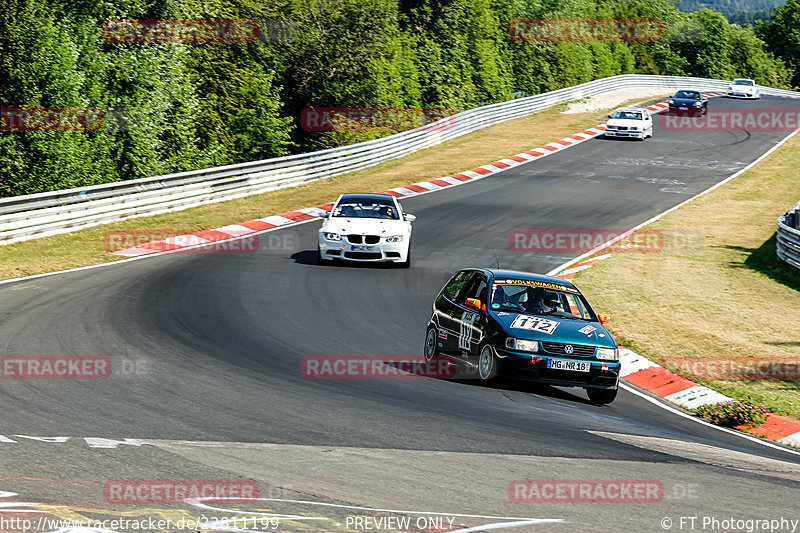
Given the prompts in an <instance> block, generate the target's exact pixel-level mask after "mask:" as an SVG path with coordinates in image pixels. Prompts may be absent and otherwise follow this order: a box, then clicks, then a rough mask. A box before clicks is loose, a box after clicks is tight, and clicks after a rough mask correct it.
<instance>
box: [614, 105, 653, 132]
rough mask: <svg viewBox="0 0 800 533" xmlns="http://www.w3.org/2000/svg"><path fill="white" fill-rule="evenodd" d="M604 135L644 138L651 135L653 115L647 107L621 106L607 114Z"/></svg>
mask: <svg viewBox="0 0 800 533" xmlns="http://www.w3.org/2000/svg"><path fill="white" fill-rule="evenodd" d="M605 136H606V137H627V138H633V139H641V140H645V138H647V137H652V136H653V117H652V116H651V115H650V112H649V111H648V110H647V109H641V108H639V107H621V108H619V109H617V110H616V111H614V112H613V113H612V114H610V115H608V122H606V132H605Z"/></svg>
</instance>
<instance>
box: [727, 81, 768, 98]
mask: <svg viewBox="0 0 800 533" xmlns="http://www.w3.org/2000/svg"><path fill="white" fill-rule="evenodd" d="M727 93H728V98H754V99H756V100H758V99H759V98H761V89H760V88H759V87H758V85H756V82H754V81H753V80H748V79H746V78H737V79H735V80H733V81H732V82H731V83H730V85H728V91H727Z"/></svg>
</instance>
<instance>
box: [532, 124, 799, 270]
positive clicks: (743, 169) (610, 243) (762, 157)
mask: <svg viewBox="0 0 800 533" xmlns="http://www.w3.org/2000/svg"><path fill="white" fill-rule="evenodd" d="M798 132H800V129H797V130H794V131H793V132H792V133H790V134H789V135H787V136H786V137H784V138H783V139H781V141H780V142H778V144H776V145H775V146H773V147H772V148H770V149H769V150H767V151H766V152H764V153H763V154H762V155H761V156H760V157H758V158H757V159H756V160H755V161H753V162H752V163H750V164H749V165H747V166H746V167H744V168H742V169H740V170H738V171H737V172H735V173H734V174H731V175H730V176H728V177H727V178H725V179H724V180H722V181H720V182H718V183H716V184H714V185H712V186H711V187H709V188H708V189H706V190H704V191H702V192H700V193H698V194H696V195H694V196H692V197H691V198H687V199H686V200H684V201H683V202H681V203H679V204H677V205H675V206H673V207H670V208H669V209H667V210H666V211H664V212H663V213H660V214H658V215H656V216H654V217H652V218H650V219H648V220H645V221H644V222H642V223H641V224H639V225H638V226H634V227H633V228H631V229H630V230H629V231H626V232H625V234H624V235H623V236H619V237H617V238H616V239H612V240H610V241H608V242H605V243H603V244H601V245H600V246H597V247H596V248H593V249H591V250H589V251H588V252H586V253H585V254H582V255H579V256H578V257H576V258H575V259H572V260H571V261H567V262H566V263H564V264H563V265H561V266H558V267H556V268H554V269H553V270H551V271H550V272H548V273H547V274H546V275H547V276H555V275H556V274H558V273H559V272H560V271H561V270H564V269H566V268H569V267H571V266H572V265H574V264H576V263H580V262H581V261H583V260H584V259H586V258H587V257H591V256H592V255H594V254H596V253H597V252H599V251H601V250H604V249H606V248H608V247H609V246H611V245H612V244H614V243H615V242H617V241H619V240H621V239H623V238H625V237H627V235H630V234H631V233H633V232H634V231H636V230H638V229H640V228H643V227H644V226H647V225H648V224H652V223H653V222H655V221H656V220H659V219H660V218H662V217H664V216H666V215H668V214H669V213H672V212H673V211H675V210H677V209H680V208H681V207H683V206H684V205H686V204H688V203H689V202H691V201H692V200H695V199H697V198H700V197H701V196H703V195H705V194H708V193H710V192H711V191H713V190H715V189H717V188H718V187H722V186H723V185H725V184H726V183H728V182H729V181H731V180H732V179H734V178H736V177H738V176H739V175H741V174H743V173H745V172H747V171H748V170H750V169H751V168H753V167H754V166H756V165H757V164H758V163H760V162H761V161H762V160H764V159H766V158H767V157H769V156H770V155H771V154H772V152H774V151H775V150H777V149H778V148H780V147H781V146H783V145H784V144H785V143H787V142H788V141H789V139H791V138H792V137H794V136H795V135H796V134H797V133H798Z"/></svg>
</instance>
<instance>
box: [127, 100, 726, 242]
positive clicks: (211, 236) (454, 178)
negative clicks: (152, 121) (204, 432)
mask: <svg viewBox="0 0 800 533" xmlns="http://www.w3.org/2000/svg"><path fill="white" fill-rule="evenodd" d="M720 94H722V93H706V96H719V95H720ZM667 107H669V106H668V104H667V103H666V102H660V103H658V104H654V105H651V106H648V107H647V108H646V109H648V110H650V111H654V112H659V111H663V110H664V109H666V108H667ZM603 132H605V124H598V125H597V126H595V127H594V128H589V129H586V130H583V131H581V132H578V133H575V134H574V135H570V136H569V137H563V138H561V139H558V140H556V141H553V142H551V143H548V144H545V145H544V146H539V147H538V148H534V149H532V150H528V151H525V152H522V153H520V154H517V155H512V156H510V157H506V158H505V159H501V160H499V161H495V162H494V163H489V164H487V165H483V166H480V167H476V168H473V169H470V170H465V171H463V172H459V173H457V174H453V175H451V176H443V177H441V178H436V179H431V180H427V181H420V182H417V183H412V184H411V185H406V186H404V187H395V188H394V189H389V190H387V191H380V192H381V193H383V194H391V195H392V196H396V197H398V198H408V197H411V196H416V195H419V194H426V193H429V192H435V191H439V190H442V189H445V188H447V187H451V186H456V185H462V184H464V183H468V182H470V181H475V180H479V179H481V178H485V177H486V176H491V175H493V174H497V173H498V172H502V171H504V170H507V169H509V168H513V167H516V166H519V165H522V164H525V163H528V162H530V161H534V160H536V159H541V158H542V157H546V156H548V155H550V154H553V153H555V152H558V151H561V150H564V149H565V148H569V147H571V146H575V145H577V144H580V143H582V142H584V141H587V140H589V139H592V138H594V137H597V136H598V135H600V134H601V133H603ZM332 208H333V204H321V205H317V206H314V207H305V208H303V209H298V210H296V211H289V212H287V213H281V214H279V215H273V216H269V217H265V218H259V219H255V220H249V221H247V222H242V223H241V224H230V225H228V226H223V227H221V228H215V229H211V230H205V231H198V232H196V233H190V234H187V235H178V236H175V237H169V238H167V239H161V240H158V241H152V242H148V243H146V244H141V245H138V246H135V247H133V248H125V249H123V250H117V251H114V252H111V253H112V254H114V255H121V256H125V257H136V256H141V255H148V254H157V253H163V252H172V251H175V250H180V249H182V248H188V247H195V246H202V245H209V244H211V243H213V242H215V241H221V240H227V239H234V238H237V237H242V236H244V235H248V234H252V233H256V232H259V231H263V230H267V229H272V228H277V227H281V226H288V225H291V224H296V223H298V222H304V221H307V220H310V219H312V218H318V217H319V216H321V215H322V213H323V212H326V211H330V210H331V209H332Z"/></svg>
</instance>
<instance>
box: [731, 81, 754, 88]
mask: <svg viewBox="0 0 800 533" xmlns="http://www.w3.org/2000/svg"><path fill="white" fill-rule="evenodd" d="M731 85H747V86H748V87H752V86H753V85H754V82H753V80H733V83H732V84H731Z"/></svg>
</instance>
